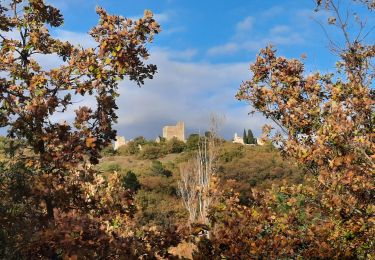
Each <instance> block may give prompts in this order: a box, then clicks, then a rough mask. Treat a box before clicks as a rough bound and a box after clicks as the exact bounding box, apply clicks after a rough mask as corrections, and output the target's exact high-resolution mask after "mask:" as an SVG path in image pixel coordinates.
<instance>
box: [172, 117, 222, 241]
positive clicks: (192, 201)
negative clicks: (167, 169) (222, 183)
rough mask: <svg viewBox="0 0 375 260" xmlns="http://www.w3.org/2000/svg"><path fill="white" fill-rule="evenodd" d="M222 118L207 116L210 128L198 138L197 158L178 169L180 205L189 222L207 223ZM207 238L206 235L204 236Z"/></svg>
mask: <svg viewBox="0 0 375 260" xmlns="http://www.w3.org/2000/svg"><path fill="white" fill-rule="evenodd" d="M222 121H223V119H222V118H219V117H218V116H216V115H211V117H210V129H209V131H208V132H207V133H206V135H204V136H201V137H200V140H199V143H198V151H197V155H196V157H195V158H194V159H192V160H190V161H188V162H187V163H185V164H182V165H181V166H180V174H181V180H180V181H179V183H178V187H179V192H180V195H181V197H182V200H183V203H184V206H185V208H186V209H187V211H188V212H189V221H190V223H194V222H197V223H201V224H206V225H208V224H209V220H208V210H209V208H210V205H211V203H212V197H213V196H212V190H211V183H212V177H213V176H214V175H215V173H216V160H217V155H218V143H219V140H220V139H219V137H218V129H219V126H220V125H221V124H222ZM207 236H209V233H207Z"/></svg>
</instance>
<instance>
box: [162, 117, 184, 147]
mask: <svg viewBox="0 0 375 260" xmlns="http://www.w3.org/2000/svg"><path fill="white" fill-rule="evenodd" d="M163 137H164V138H165V139H166V140H167V141H168V140H171V139H172V138H173V137H176V138H177V139H178V140H181V141H183V142H185V124H184V122H178V123H177V125H175V126H164V127H163Z"/></svg>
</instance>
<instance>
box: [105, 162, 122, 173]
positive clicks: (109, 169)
mask: <svg viewBox="0 0 375 260" xmlns="http://www.w3.org/2000/svg"><path fill="white" fill-rule="evenodd" d="M121 170H122V169H121V166H120V165H119V164H118V163H110V164H108V165H106V166H105V167H104V171H106V172H120V171H121Z"/></svg>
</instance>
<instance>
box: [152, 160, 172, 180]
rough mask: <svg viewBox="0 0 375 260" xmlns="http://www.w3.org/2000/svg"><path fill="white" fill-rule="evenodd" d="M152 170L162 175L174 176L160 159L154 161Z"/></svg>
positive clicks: (155, 173) (153, 172)
mask: <svg viewBox="0 0 375 260" xmlns="http://www.w3.org/2000/svg"><path fill="white" fill-rule="evenodd" d="M150 170H151V173H152V174H154V175H161V176H165V177H171V176H172V172H171V171H170V170H168V169H166V168H165V167H164V165H163V164H162V163H161V162H160V161H153V162H152V165H151V168H150Z"/></svg>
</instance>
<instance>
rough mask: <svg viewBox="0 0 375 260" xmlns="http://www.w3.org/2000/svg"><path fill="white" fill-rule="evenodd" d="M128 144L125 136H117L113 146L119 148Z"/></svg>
mask: <svg viewBox="0 0 375 260" xmlns="http://www.w3.org/2000/svg"><path fill="white" fill-rule="evenodd" d="M123 145H126V140H125V137H123V136H116V141H115V145H114V147H113V149H114V150H117V149H118V148H119V147H120V146H123Z"/></svg>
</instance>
